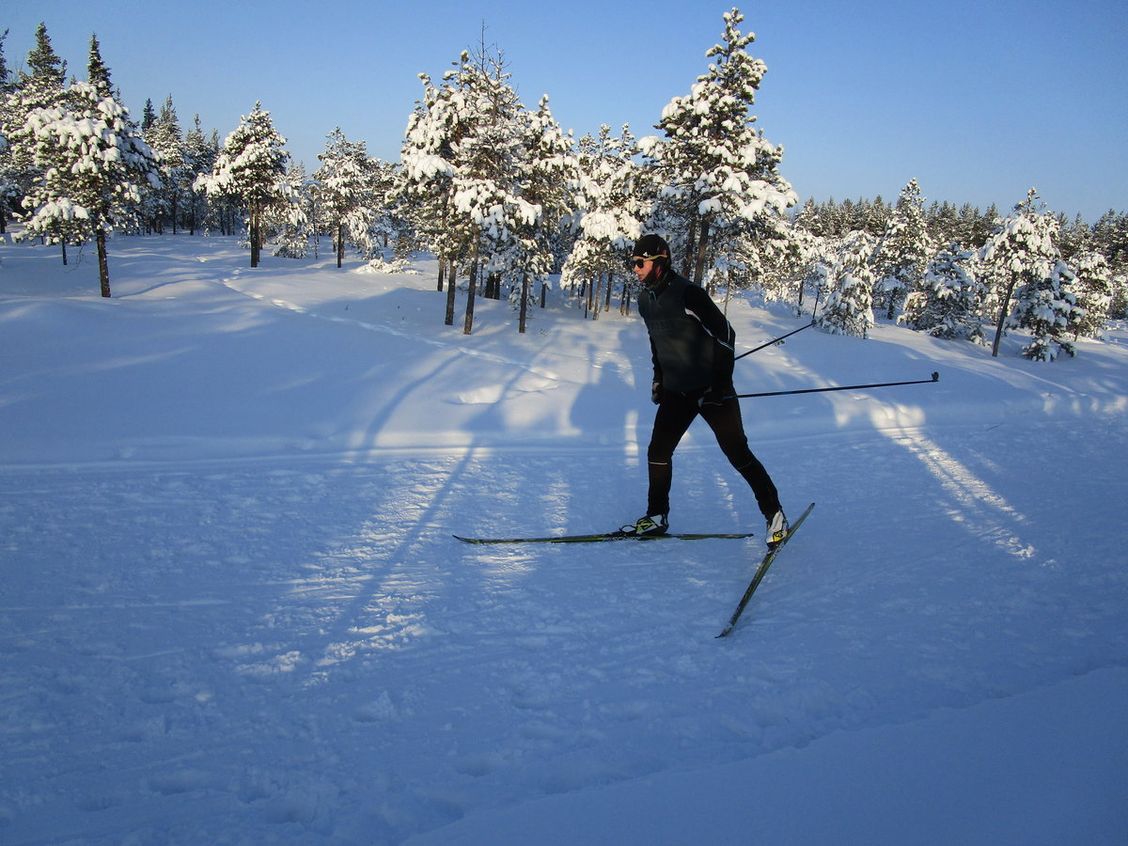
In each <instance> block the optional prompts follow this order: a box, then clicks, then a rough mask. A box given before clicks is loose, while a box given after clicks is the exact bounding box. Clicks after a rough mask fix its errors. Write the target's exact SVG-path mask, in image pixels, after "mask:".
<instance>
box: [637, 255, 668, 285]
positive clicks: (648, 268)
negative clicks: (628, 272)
mask: <svg viewBox="0 0 1128 846" xmlns="http://www.w3.org/2000/svg"><path fill="white" fill-rule="evenodd" d="M660 267H661V265H659V264H658V262H657V260H656V259H652V258H639V257H637V256H636V257H635V259H634V272H635V278H636V279H638V281H639V283H640V284H642V285H651V284H653V283H654V281H655V280H656V279H657V278H658V274H659V270H660Z"/></svg>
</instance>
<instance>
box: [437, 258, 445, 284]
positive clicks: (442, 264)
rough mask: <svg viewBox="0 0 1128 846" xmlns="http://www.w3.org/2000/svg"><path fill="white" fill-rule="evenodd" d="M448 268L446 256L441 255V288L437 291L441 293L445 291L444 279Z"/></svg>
mask: <svg viewBox="0 0 1128 846" xmlns="http://www.w3.org/2000/svg"><path fill="white" fill-rule="evenodd" d="M446 266H447V260H446V256H443V255H440V256H439V287H438V289H437V290H439V291H441V290H442V289H443V277H444V276H445V274H446Z"/></svg>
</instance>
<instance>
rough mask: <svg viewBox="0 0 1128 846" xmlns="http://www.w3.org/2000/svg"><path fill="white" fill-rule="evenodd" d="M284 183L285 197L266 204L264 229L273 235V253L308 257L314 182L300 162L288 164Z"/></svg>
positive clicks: (285, 256) (283, 256)
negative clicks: (310, 211)
mask: <svg viewBox="0 0 1128 846" xmlns="http://www.w3.org/2000/svg"><path fill="white" fill-rule="evenodd" d="M282 183H283V186H284V187H283V189H282V193H283V194H284V195H285V200H284V201H280V202H276V203H271V204H270V205H268V206H267V207H266V213H265V214H264V216H263V229H264V232H265V233H271V234H273V236H274V255H276V256H281V257H282V258H305V257H306V255H307V254H308V253H309V240H310V216H309V209H310V208H312V202H311V199H310V190H311V188H312V183H311V181H310V180H309V179H307V178H306V171H305V165H304V164H302V163H301V162H298V163H297V164H295V165H294V166H293V167H291V168H289V169H288V170H287V171H286V174H285V176H283V177H282ZM264 237H265V236H264Z"/></svg>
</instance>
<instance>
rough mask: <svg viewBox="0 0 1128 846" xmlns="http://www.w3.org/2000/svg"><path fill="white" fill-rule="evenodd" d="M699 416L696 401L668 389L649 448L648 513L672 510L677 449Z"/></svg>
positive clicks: (656, 416)
mask: <svg viewBox="0 0 1128 846" xmlns="http://www.w3.org/2000/svg"><path fill="white" fill-rule="evenodd" d="M696 416H697V404H696V402H693V401H691V400H689V399H687V398H686V397H684V396H682V395H680V394H675V393H673V392H671V391H667V392H666V395H665V396H664V397H663V398H662V403H661V404H660V405H659V406H658V411H657V412H656V413H655V414H654V429H653V431H652V432H651V434H650V446H649V447H647V450H646V461H647V475H648V478H649V483H650V486H649V493H648V495H647V506H646V513H647V514H669V513H670V486H671V485H672V484H673V480H674V450H675V449H676V448H677V445H678V442H679V441H681V439H682V435H684V434H685V433H686V430H687V429H689V424H690V423H692V422H693V418H694V417H696Z"/></svg>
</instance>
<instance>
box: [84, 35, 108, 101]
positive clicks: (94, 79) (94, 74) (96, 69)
mask: <svg viewBox="0 0 1128 846" xmlns="http://www.w3.org/2000/svg"><path fill="white" fill-rule="evenodd" d="M86 79H87V81H88V82H89V83H90V84H91V85H93V86H94V87H95V88H96V89H98V94H99V96H101V97H112V96H113V93H114V86H113V83H111V82H110V69H109V68H108V67H107V66H106V63H105V62H104V61H102V48H101V46H100V45H99V44H98V36H97V35H91V36H90V59H89V61H88V62H87V63H86Z"/></svg>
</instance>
